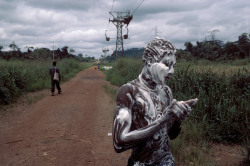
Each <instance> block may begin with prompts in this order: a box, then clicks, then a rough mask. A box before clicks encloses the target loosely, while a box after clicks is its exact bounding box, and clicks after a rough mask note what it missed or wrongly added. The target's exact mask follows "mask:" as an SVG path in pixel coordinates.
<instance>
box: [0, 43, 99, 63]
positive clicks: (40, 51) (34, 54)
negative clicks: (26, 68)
mask: <svg viewBox="0 0 250 166" xmlns="http://www.w3.org/2000/svg"><path fill="white" fill-rule="evenodd" d="M9 48H10V51H2V49H3V46H1V45H0V58H3V59H5V60H11V59H21V60H23V59H29V60H34V59H44V60H48V59H55V60H62V59H65V58H74V59H76V60H79V61H85V62H88V61H92V60H94V59H95V58H94V57H90V56H88V55H85V56H84V57H83V54H81V53H79V54H78V55H77V56H76V55H74V53H75V50H74V49H72V48H71V49H69V47H68V46H64V47H62V48H61V49H59V48H58V49H56V50H50V49H48V48H34V47H28V46H26V47H25V48H26V49H27V51H25V52H22V51H21V49H20V48H19V47H18V46H17V45H16V43H15V42H14V41H13V42H12V43H11V44H10V45H9Z"/></svg>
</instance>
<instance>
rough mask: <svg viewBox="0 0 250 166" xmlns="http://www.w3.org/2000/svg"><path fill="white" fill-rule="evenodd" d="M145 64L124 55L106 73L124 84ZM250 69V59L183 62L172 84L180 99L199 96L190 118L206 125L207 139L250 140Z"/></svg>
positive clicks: (138, 72) (113, 80)
mask: <svg viewBox="0 0 250 166" xmlns="http://www.w3.org/2000/svg"><path fill="white" fill-rule="evenodd" d="M142 67H143V64H142V62H141V59H135V58H133V59H132V58H121V59H119V60H118V61H117V62H116V66H115V68H114V69H112V70H109V71H107V72H106V74H107V80H108V81H110V82H111V83H112V84H115V85H118V86H121V85H123V84H124V83H127V82H128V81H130V80H133V79H135V78H136V77H138V75H139V74H140V72H141V69H142ZM249 71H250V62H249V59H245V60H241V61H237V62H227V63H223V64H221V63H214V62H213V63H212V62H209V61H204V60H203V61H198V62H188V61H181V62H179V63H177V66H176V70H175V74H174V75H173V77H172V78H171V80H170V81H169V82H168V86H170V87H171V89H172V91H173V94H174V97H175V98H176V99H178V100H188V99H190V98H196V97H197V98H199V102H198V103H197V105H196V106H195V108H194V110H193V113H192V115H191V117H190V120H192V121H194V122H198V123H199V124H200V125H202V126H203V129H202V132H203V136H204V138H206V139H208V140H213V141H218V142H238V143H240V142H242V141H245V143H246V142H247V141H249V139H250V137H249V134H248V133H250V128H249V126H248V122H249V120H250V115H249V113H250V112H249V111H250V110H249V108H250V103H249V101H250V100H249V99H250V96H249V94H250V78H249Z"/></svg>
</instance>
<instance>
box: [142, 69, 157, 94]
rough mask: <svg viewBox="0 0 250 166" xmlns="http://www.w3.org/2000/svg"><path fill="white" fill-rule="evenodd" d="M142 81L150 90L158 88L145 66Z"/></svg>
mask: <svg viewBox="0 0 250 166" xmlns="http://www.w3.org/2000/svg"><path fill="white" fill-rule="evenodd" d="M141 81H142V82H143V84H144V85H145V86H146V87H148V88H149V89H152V90H154V89H155V87H156V83H155V82H154V81H153V78H152V75H151V74H150V72H149V71H148V68H147V66H144V68H143V69H142V72H141Z"/></svg>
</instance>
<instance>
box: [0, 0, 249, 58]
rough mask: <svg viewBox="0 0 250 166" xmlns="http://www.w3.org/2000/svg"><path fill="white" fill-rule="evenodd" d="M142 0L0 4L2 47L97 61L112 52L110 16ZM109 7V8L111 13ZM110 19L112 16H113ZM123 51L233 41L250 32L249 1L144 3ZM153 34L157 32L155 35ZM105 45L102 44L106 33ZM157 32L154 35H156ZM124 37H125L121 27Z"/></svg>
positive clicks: (159, 0)
mask: <svg viewBox="0 0 250 166" xmlns="http://www.w3.org/2000/svg"><path fill="white" fill-rule="evenodd" d="M141 2H142V0H126V1H125V0H0V45H1V46H3V47H4V49H3V50H9V47H8V46H9V44H10V43H11V42H12V41H15V43H16V45H17V46H18V47H19V48H21V49H22V51H24V50H25V49H24V48H25V47H26V46H29V47H30V46H32V47H35V48H36V47H38V48H41V47H46V48H49V49H52V48H53V42H54V46H55V48H62V47H63V46H68V47H69V48H73V49H74V50H75V51H76V53H75V54H79V53H82V54H83V55H85V54H87V55H88V56H94V57H96V58H99V57H100V55H101V54H103V53H102V49H103V48H108V49H109V50H110V51H109V53H108V54H110V53H112V51H113V50H114V49H115V42H116V39H115V38H116V27H115V26H114V24H112V23H111V22H110V23H109V18H110V19H113V16H110V15H109V11H111V10H112V11H118V12H126V11H127V10H130V12H131V14H132V13H133V12H134V10H135V9H136V8H137V7H138V5H140V4H141ZM112 6H113V8H112ZM114 16H116V15H115V14H114ZM128 29H129V31H128V35H129V39H127V40H124V49H128V48H133V47H144V46H145V45H146V44H147V43H148V42H149V41H150V40H152V39H153V38H154V36H155V34H157V36H159V37H163V38H165V39H167V40H169V41H171V42H172V43H173V44H174V45H175V46H176V47H177V48H184V43H185V42H186V41H191V42H193V43H194V44H195V42H196V41H202V40H204V39H205V37H206V38H207V39H210V38H211V33H209V32H210V31H213V30H218V31H217V32H215V37H216V39H219V40H222V41H224V42H227V41H236V40H237V39H238V36H239V35H241V34H242V33H244V32H246V33H250V0H144V1H143V3H142V4H141V6H140V7H139V8H138V9H137V10H136V11H135V12H134V14H133V20H132V21H131V22H130V24H129V26H128ZM156 29H157V31H156ZM106 30H107V35H108V37H111V40H110V41H109V42H106V41H105V31H106ZM155 32H157V33H155ZM123 33H127V30H126V29H125V26H124V28H123Z"/></svg>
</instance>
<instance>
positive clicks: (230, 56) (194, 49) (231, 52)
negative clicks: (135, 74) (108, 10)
mask: <svg viewBox="0 0 250 166" xmlns="http://www.w3.org/2000/svg"><path fill="white" fill-rule="evenodd" d="M184 46H185V49H177V53H176V56H177V57H178V58H179V59H180V58H181V59H187V60H189V59H192V60H198V59H207V60H212V61H215V60H216V61H218V60H219V61H221V60H234V59H244V58H247V57H250V40H249V36H248V34H247V33H243V34H242V35H240V36H239V37H238V40H237V41H234V42H226V43H224V42H222V41H220V40H215V39H213V40H204V41H196V44H192V42H190V41H187V42H185V44H184ZM143 51H144V48H131V49H127V50H125V51H124V56H125V57H141V56H142V55H143ZM120 54H121V53H118V55H120ZM114 55H115V52H114V53H113V54H112V55H111V56H108V57H106V60H108V61H109V62H110V61H112V60H114V59H115V56H114Z"/></svg>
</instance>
